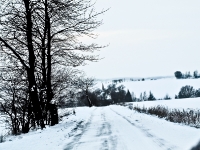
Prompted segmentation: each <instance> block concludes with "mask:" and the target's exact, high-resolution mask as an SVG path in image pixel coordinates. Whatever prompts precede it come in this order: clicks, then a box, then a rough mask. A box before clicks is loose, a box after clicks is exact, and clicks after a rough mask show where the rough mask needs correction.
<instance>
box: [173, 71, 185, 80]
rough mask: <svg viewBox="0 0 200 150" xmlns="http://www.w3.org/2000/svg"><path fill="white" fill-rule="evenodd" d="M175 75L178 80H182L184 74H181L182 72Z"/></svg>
mask: <svg viewBox="0 0 200 150" xmlns="http://www.w3.org/2000/svg"><path fill="white" fill-rule="evenodd" d="M174 75H175V77H176V78H177V79H181V78H182V76H183V75H182V73H181V72H180V71H176V72H175V73H174Z"/></svg>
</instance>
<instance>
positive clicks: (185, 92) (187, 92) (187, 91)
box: [178, 85, 195, 98]
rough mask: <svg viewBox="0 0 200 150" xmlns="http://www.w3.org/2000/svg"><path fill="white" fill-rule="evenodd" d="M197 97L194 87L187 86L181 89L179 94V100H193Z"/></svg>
mask: <svg viewBox="0 0 200 150" xmlns="http://www.w3.org/2000/svg"><path fill="white" fill-rule="evenodd" d="M194 96H195V90H194V89H193V87H192V86H189V85H186V86H184V87H182V88H181V90H180V92H179V93H178V98H191V97H194Z"/></svg>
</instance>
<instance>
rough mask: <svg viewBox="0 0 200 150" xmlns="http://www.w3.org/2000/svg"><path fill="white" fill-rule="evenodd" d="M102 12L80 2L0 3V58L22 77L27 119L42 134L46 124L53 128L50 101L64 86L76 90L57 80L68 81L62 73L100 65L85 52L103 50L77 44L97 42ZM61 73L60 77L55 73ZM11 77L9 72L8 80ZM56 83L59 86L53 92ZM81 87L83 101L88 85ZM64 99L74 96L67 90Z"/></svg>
mask: <svg viewBox="0 0 200 150" xmlns="http://www.w3.org/2000/svg"><path fill="white" fill-rule="evenodd" d="M104 12H105V11H104V10H103V11H101V12H100V13H98V12H95V11H94V4H92V3H91V2H90V1H83V0H48V1H47V0H14V1H13V0H8V1H1V2H0V52H1V54H4V55H5V57H4V59H5V60H12V61H13V64H15V65H14V66H18V68H22V70H24V71H25V73H24V74H25V76H24V77H25V78H26V79H27V80H26V81H27V85H26V84H24V86H27V89H28V99H29V101H30V104H29V105H28V106H27V107H28V113H29V116H31V117H32V118H31V120H32V121H33V122H35V123H36V124H37V125H39V126H40V127H41V128H44V127H45V120H46V123H47V124H51V125H54V124H56V123H57V120H58V117H57V108H56V105H55V104H53V101H54V100H58V97H59V98H61V97H62V96H63V95H62V94H61V93H63V92H62V91H63V89H64V88H66V87H69V86H71V87H73V88H75V87H76V88H77V89H78V88H79V86H77V84H76V82H74V81H73V82H71V80H74V79H72V78H67V79H69V80H67V79H64V80H63V79H62V80H59V79H60V78H62V77H64V76H68V75H69V74H68V73H66V72H62V71H63V68H65V69H66V68H67V69H69V67H76V66H80V65H85V63H86V61H98V60H99V58H98V56H96V55H91V54H89V53H88V52H90V53H92V52H94V51H95V50H99V49H101V48H103V46H98V45H97V44H94V43H92V44H89V45H86V44H83V43H81V42H80V41H79V40H78V39H79V37H81V36H89V37H92V38H95V37H96V35H94V34H93V30H94V29H96V28H97V27H99V26H100V25H101V24H102V21H97V16H99V15H100V14H102V13H104ZM5 67H8V65H5ZM60 68H61V70H62V71H60V72H59V69H60ZM12 69H13V67H12ZM16 70H17V69H16ZM16 72H17V71H16ZM16 72H14V71H13V70H12V73H13V74H15V73H16ZM56 73H59V74H58V75H55V74H56ZM75 77H76V76H75ZM60 82H62V85H61V86H58V83H60ZM72 83H73V84H72ZM83 83H85V85H86V91H85V92H86V95H88V94H87V89H88V88H89V86H90V84H89V81H88V82H87V80H85V81H84V82H83ZM53 89H54V90H53ZM55 89H56V90H55ZM68 89H69V88H68ZM53 91H54V92H56V93H54V92H53ZM58 93H59V94H60V95H59V96H58ZM68 93H70V95H73V94H72V93H71V92H70V90H69V92H68ZM61 95H62V96H61ZM88 100H89V98H88ZM91 105H92V104H91V103H90V106H91ZM48 112H50V114H51V115H50V116H48ZM47 120H50V121H47ZM27 121H28V122H27V128H26V129H27V130H28V129H29V128H30V127H31V122H30V119H28V120H27ZM50 122H51V123H50Z"/></svg>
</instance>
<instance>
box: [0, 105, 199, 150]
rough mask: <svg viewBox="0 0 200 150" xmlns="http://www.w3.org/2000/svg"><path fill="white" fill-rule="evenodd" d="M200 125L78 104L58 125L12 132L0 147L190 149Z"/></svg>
mask: <svg viewBox="0 0 200 150" xmlns="http://www.w3.org/2000/svg"><path fill="white" fill-rule="evenodd" d="M199 140H200V129H196V128H193V127H189V126H185V125H181V124H175V123H171V122H168V121H166V120H164V119H159V118H157V117H155V116H150V115H146V114H141V113H137V112H135V111H133V110H130V109H128V108H127V107H123V106H116V105H113V106H108V107H92V108H88V107H79V108H76V116H75V115H70V116H66V117H64V118H63V121H61V122H60V123H59V124H58V125H55V126H53V127H47V128H46V129H44V130H37V131H32V132H30V133H28V134H21V135H19V136H15V137H13V136H11V137H8V138H7V141H6V142H4V143H0V150H147V149H148V150H190V149H191V147H192V146H194V145H196V143H197V142H198V141H199Z"/></svg>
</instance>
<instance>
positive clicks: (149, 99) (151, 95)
mask: <svg viewBox="0 0 200 150" xmlns="http://www.w3.org/2000/svg"><path fill="white" fill-rule="evenodd" d="M155 100H156V98H155V97H154V95H153V93H151V91H150V93H149V97H148V101H155Z"/></svg>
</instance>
